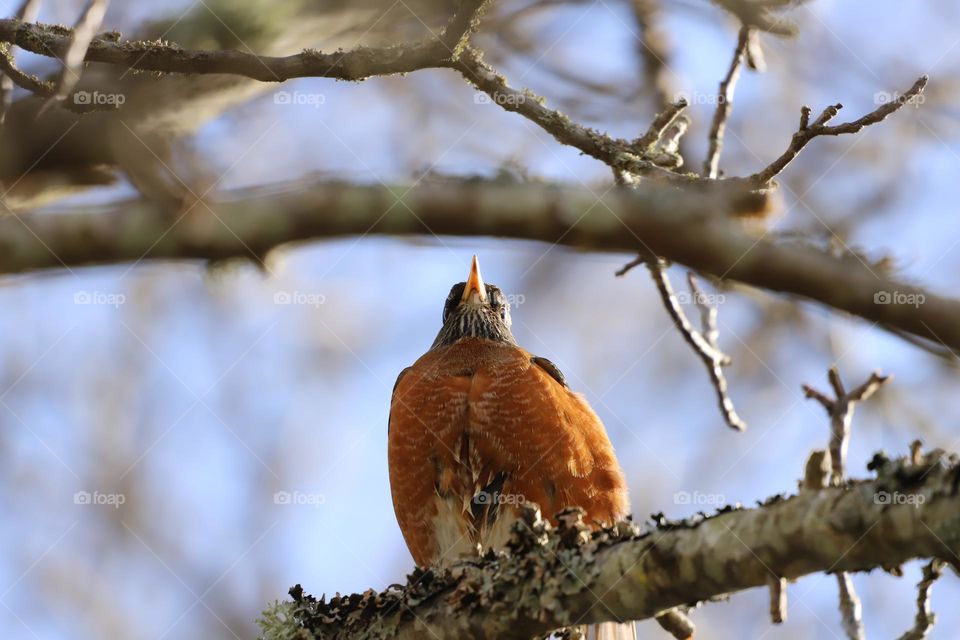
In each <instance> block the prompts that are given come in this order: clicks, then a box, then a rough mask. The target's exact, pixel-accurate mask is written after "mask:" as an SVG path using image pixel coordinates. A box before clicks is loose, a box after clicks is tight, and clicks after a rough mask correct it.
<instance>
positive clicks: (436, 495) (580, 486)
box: [387, 256, 636, 640]
mask: <svg viewBox="0 0 960 640" xmlns="http://www.w3.org/2000/svg"><path fill="white" fill-rule="evenodd" d="M558 317H563V316H562V314H559V315H558ZM511 322H512V321H511V316H510V304H509V301H508V300H507V297H506V296H505V295H504V293H503V292H502V291H501V290H500V288H499V287H497V286H496V285H493V284H488V283H485V282H484V281H483V278H482V277H481V275H480V264H479V261H478V259H477V257H476V256H473V261H472V263H471V267H470V273H469V276H468V277H467V280H466V281H465V282H460V283H457V284H455V285H453V288H452V289H451V290H450V293H449V295H448V296H447V299H446V301H445V303H444V305H443V316H442V326H441V328H440V331H439V333H438V334H437V337H436V339H435V340H434V341H433V344H432V345H431V346H430V348H429V350H427V352H426V353H425V354H424V355H423V356H421V357H420V358H419V359H417V361H416V362H414V364H413V365H411V366H409V367H407V368H406V369H404V370H403V371H401V372H400V375H399V376H398V377H397V381H396V383H395V385H394V388H393V394H392V398H391V402H390V416H389V420H388V428H387V431H388V438H387V439H388V443H387V450H388V456H387V457H388V466H389V477H390V490H391V496H392V499H393V507H394V511H395V514H396V517H397V522H398V524H399V526H400V530H401V532H402V534H403V538H404V540H405V542H406V544H407V547H408V549H409V550H410V553H411V555H412V556H413V559H414V561H415V562H416V564H417V565H418V566H421V567H440V568H442V567H446V566H449V565H450V564H452V563H454V562H456V561H457V560H459V559H462V558H465V557H471V556H473V557H476V556H477V555H478V554H481V553H484V552H486V551H487V550H488V549H498V548H502V547H504V546H505V545H506V543H507V541H508V539H509V536H510V530H511V527H512V525H513V523H514V522H515V521H516V520H517V518H518V515H519V513H520V509H521V505H523V504H525V503H530V502H533V503H537V505H539V507H540V508H541V510H542V512H543V514H544V516H546V517H548V518H549V519H551V520H552V521H553V524H556V519H555V517H554V516H555V515H556V514H557V513H559V512H560V511H562V510H563V509H565V508H567V507H580V508H581V509H583V510H584V511H585V512H586V515H585V517H584V521H585V522H588V523H590V524H592V525H593V526H610V525H613V524H615V523H616V522H618V521H619V520H621V519H623V518H625V517H626V516H627V514H628V513H629V499H628V494H627V483H626V480H625V477H624V473H623V471H622V469H621V468H620V465H619V463H618V461H617V458H616V455H615V453H614V449H613V445H612V444H611V443H610V439H609V438H608V436H607V433H606V430H605V429H604V426H603V423H602V422H601V420H600V418H599V417H598V416H597V414H596V413H595V412H594V410H593V409H592V408H591V407H590V405H589V404H588V403H587V401H586V399H585V398H584V397H583V396H582V395H581V394H579V393H575V392H574V391H573V390H571V389H570V386H569V384H568V383H567V381H566V378H565V377H564V375H563V373H561V371H560V369H559V368H558V367H557V366H556V365H555V364H554V363H552V362H551V361H550V360H548V359H546V358H543V357H539V356H535V355H533V354H532V353H530V352H529V351H527V350H526V349H524V348H522V347H520V346H519V345H518V344H517V341H516V339H515V338H514V336H513V333H512V331H511ZM586 632H587V636H588V637H595V638H604V639H607V638H609V639H611V640H613V639H621V638H631V639H633V638H636V632H635V630H634V626H633V623H632V622H631V623H625V624H618V623H602V624H601V625H594V626H593V628H591V629H589V630H587V631H586Z"/></svg>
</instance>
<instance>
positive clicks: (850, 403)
mask: <svg viewBox="0 0 960 640" xmlns="http://www.w3.org/2000/svg"><path fill="white" fill-rule="evenodd" d="M827 377H828V379H829V380H830V386H831V387H833V392H834V397H833V398H830V397H828V396H826V395H825V394H823V393H821V392H820V391H817V390H816V389H814V388H813V387H811V386H810V385H806V384H805V385H803V391H804V393H805V394H806V396H807V397H808V398H813V399H814V400H816V401H817V402H819V403H820V404H821V405H823V408H824V409H826V411H827V415H828V416H830V458H831V464H832V469H833V473H832V477H831V484H834V485H838V484H840V483H841V482H843V479H844V474H845V471H844V467H845V465H846V457H847V447H848V445H849V441H850V425H851V423H852V421H853V412H854V408H855V407H856V404H857V403H858V402H861V401H863V400H866V399H867V398H869V397H870V396H872V395H873V394H874V392H875V391H876V390H877V389H879V388H880V386H881V385H883V384H884V383H885V382H887V381H888V380H890V378H891V377H892V376H882V375H880V374H879V373H878V372H876V371H875V372H873V373H872V374H870V378H868V379H867V381H866V382H864V383H863V384H861V385H860V386H858V387H857V388H855V389H853V390H852V391H850V392H849V393H848V392H847V391H846V390H845V389H844V386H843V382H842V381H841V380H840V373H839V371H837V368H836V367H830V371H829V373H828V376H827Z"/></svg>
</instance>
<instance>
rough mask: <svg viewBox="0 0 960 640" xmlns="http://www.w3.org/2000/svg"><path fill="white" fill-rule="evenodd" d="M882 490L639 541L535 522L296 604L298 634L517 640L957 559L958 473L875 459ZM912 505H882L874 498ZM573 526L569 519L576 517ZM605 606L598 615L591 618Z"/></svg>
mask: <svg viewBox="0 0 960 640" xmlns="http://www.w3.org/2000/svg"><path fill="white" fill-rule="evenodd" d="M870 466H871V468H872V469H874V470H875V471H876V474H877V475H876V477H874V478H873V479H870V480H863V481H855V482H851V483H848V484H847V485H845V486H843V487H828V488H825V489H822V490H810V491H801V492H800V494H799V495H796V496H792V497H789V498H781V497H777V498H774V499H770V500H768V501H766V502H765V503H763V504H762V505H760V506H758V507H756V508H752V509H743V508H737V507H734V508H729V507H728V508H725V509H723V510H721V511H720V512H718V513H716V514H714V515H712V516H708V517H702V516H698V517H694V518H691V519H689V520H684V521H678V522H672V521H667V520H665V519H664V518H663V517H662V516H658V517H656V519H655V521H654V522H653V523H651V524H650V525H649V526H648V527H647V529H646V530H645V531H642V532H641V531H639V529H638V528H637V527H636V526H635V525H632V524H630V523H626V522H624V523H619V524H618V525H616V526H615V527H613V528H610V529H604V530H600V531H591V529H590V528H589V527H587V526H586V525H584V524H583V523H582V522H580V521H579V520H578V519H576V518H571V517H566V518H563V519H561V524H560V525H559V527H558V528H556V529H553V528H551V527H550V525H549V524H548V523H547V522H545V521H544V520H542V519H541V518H540V517H539V514H538V513H537V512H536V511H534V510H532V509H529V508H528V509H527V510H526V511H525V512H524V518H523V522H521V523H518V524H517V526H516V528H515V530H514V534H513V536H512V538H511V541H510V543H509V545H508V547H507V550H506V551H504V552H499V553H488V554H487V555H485V556H484V557H483V558H478V559H476V560H473V561H466V562H463V563H460V564H457V565H454V566H453V567H452V568H450V569H449V570H446V571H443V572H435V571H433V570H430V571H420V570H418V571H417V572H415V573H414V574H413V575H412V576H411V578H410V581H409V582H408V584H407V585H394V586H392V587H390V588H388V589H387V590H386V591H385V592H382V593H376V592H373V591H368V592H366V593H364V594H355V595H350V596H343V597H340V596H337V597H334V598H331V599H329V600H327V599H325V598H324V599H321V600H315V599H313V598H311V597H309V596H305V595H304V594H303V591H302V589H299V588H296V589H294V590H292V594H293V595H294V599H295V601H294V603H293V604H292V606H288V609H287V611H289V612H290V614H291V616H292V622H291V623H290V629H288V630H290V631H292V630H293V629H294V628H296V629H300V630H302V631H303V632H305V633H306V634H307V636H306V637H315V638H320V637H323V638H348V637H349V638H355V639H360V640H362V639H366V638H386V637H391V638H396V639H398V640H405V639H408V638H411V639H412V638H422V637H426V635H427V634H429V636H430V637H434V636H435V637H436V638H437V639H438V640H446V639H448V638H457V639H470V638H483V637H496V638H505V639H508V640H509V639H512V638H516V639H519V638H523V639H525V640H526V639H527V638H530V637H533V636H536V635H538V634H539V635H543V634H546V633H548V632H549V631H551V630H553V629H557V628H560V627H564V626H568V625H570V624H572V623H573V622H578V623H580V624H584V623H586V624H593V623H598V622H603V621H608V620H614V619H621V620H637V619H644V618H649V617H652V616H656V615H658V614H659V613H660V612H662V611H665V610H667V609H671V608H673V607H676V606H679V605H684V604H693V603H697V602H701V601H704V600H707V599H710V598H714V597H717V596H720V595H723V594H729V593H733V592H737V591H742V590H745V589H750V588H754V587H762V586H765V585H767V584H768V580H769V579H770V576H771V575H775V576H778V577H782V578H784V579H796V578H800V577H802V576H804V575H808V574H811V573H817V572H824V571H827V572H831V571H847V572H854V571H866V570H870V569H873V568H879V567H882V566H889V565H891V564H895V563H902V562H905V561H907V560H910V559H913V558H942V559H948V558H955V555H954V554H956V553H957V552H958V551H960V495H958V484H960V467H958V464H957V460H956V458H955V457H954V458H953V459H951V461H950V463H949V464H947V463H944V461H943V460H942V459H940V460H939V461H937V462H933V461H925V462H924V464H922V465H913V464H912V462H911V461H910V460H909V459H907V458H900V459H897V460H889V459H887V458H885V457H884V456H882V455H879V454H878V455H877V456H876V457H875V458H874V460H873V461H872V463H871V465H870ZM893 491H897V492H903V493H906V494H909V495H912V496H914V497H915V498H916V499H914V500H911V501H910V504H905V503H899V504H891V503H884V502H882V501H878V500H877V499H876V496H877V495H878V494H879V493H880V492H893ZM568 515H569V514H568ZM598 599H599V601H600V602H602V604H603V605H604V606H596V605H597V603H598Z"/></svg>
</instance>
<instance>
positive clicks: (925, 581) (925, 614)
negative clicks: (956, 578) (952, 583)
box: [898, 559, 946, 640]
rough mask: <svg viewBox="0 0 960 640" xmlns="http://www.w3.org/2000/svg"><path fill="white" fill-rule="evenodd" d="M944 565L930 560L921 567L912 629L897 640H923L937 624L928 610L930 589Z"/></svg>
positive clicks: (935, 618) (933, 615) (940, 561)
mask: <svg viewBox="0 0 960 640" xmlns="http://www.w3.org/2000/svg"><path fill="white" fill-rule="evenodd" d="M945 566H946V563H945V562H943V560H937V559H934V560H931V561H930V562H928V563H927V564H926V565H924V567H923V578H922V579H921V580H920V582H919V583H918V584H917V615H916V617H915V618H914V623H913V627H912V628H911V629H910V630H909V631H907V632H906V633H904V634H903V635H902V636H900V638H899V639H898V640H924V638H926V637H927V634H928V633H929V632H930V629H932V628H933V625H934V624H936V622H937V616H936V615H935V614H934V613H933V611H932V610H931V609H930V589H931V588H932V587H933V583H934V582H936V581H937V580H938V579H939V578H940V576H941V575H943V569H944V567H945Z"/></svg>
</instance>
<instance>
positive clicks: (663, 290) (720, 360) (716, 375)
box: [617, 253, 747, 431]
mask: <svg viewBox="0 0 960 640" xmlns="http://www.w3.org/2000/svg"><path fill="white" fill-rule="evenodd" d="M639 264H644V265H646V266H647V270H648V271H649V272H650V277H651V278H652V279H653V282H654V284H655V285H656V287H657V292H658V293H659V294H660V300H661V301H662V302H663V306H664V307H665V308H666V310H667V313H669V314H670V317H671V319H673V322H674V325H675V326H676V327H677V329H678V330H679V331H680V335H682V336H683V339H684V340H685V341H686V342H687V344H689V345H690V346H691V347H692V348H693V350H694V352H695V353H696V354H697V355H698V356H700V359H701V360H702V361H703V363H704V364H705V365H706V367H707V371H708V373H709V374H710V382H711V383H712V385H713V388H714V389H715V390H716V392H717V398H718V401H719V403H720V412H721V414H722V415H723V419H724V421H726V423H727V425H728V426H729V427H730V428H732V429H736V430H737V431H743V430H744V429H746V428H747V424H746V423H745V422H744V421H743V420H742V419H741V418H740V416H739V415H737V412H736V409H734V406H733V402H732V401H731V400H730V397H729V395H728V393H727V380H726V378H725V376H724V375H723V368H722V367H725V366H727V365H729V364H730V357H729V356H728V355H726V354H725V353H723V352H722V351H720V348H719V347H718V346H717V338H718V336H719V332H718V331H717V321H716V318H717V310H716V308H715V307H713V306H712V305H710V304H707V302H706V296H705V295H704V293H703V291H701V290H700V287H699V286H698V285H697V281H696V278H695V277H694V275H693V274H692V273H689V274H687V279H688V283H689V286H690V297H691V298H692V300H693V302H694V304H696V305H697V308H698V309H699V310H700V319H701V325H702V328H701V330H700V331H698V330H697V329H695V328H694V327H693V324H691V322H690V320H688V319H687V315H686V313H684V311H683V307H682V306H681V304H680V300H679V299H678V297H677V295H676V294H675V293H674V290H673V285H672V284H671V282H670V277H669V276H668V275H667V272H666V264H665V263H664V262H663V261H662V260H660V259H659V258H656V257H655V256H652V255H649V254H645V253H641V255H640V257H638V258H637V259H635V260H633V261H631V262H630V263H628V264H626V265H625V266H623V267H622V268H621V269H620V270H619V271H617V275H618V276H622V275H624V274H626V273H627V272H628V271H630V269H632V268H633V267H634V266H637V265H639Z"/></svg>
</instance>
